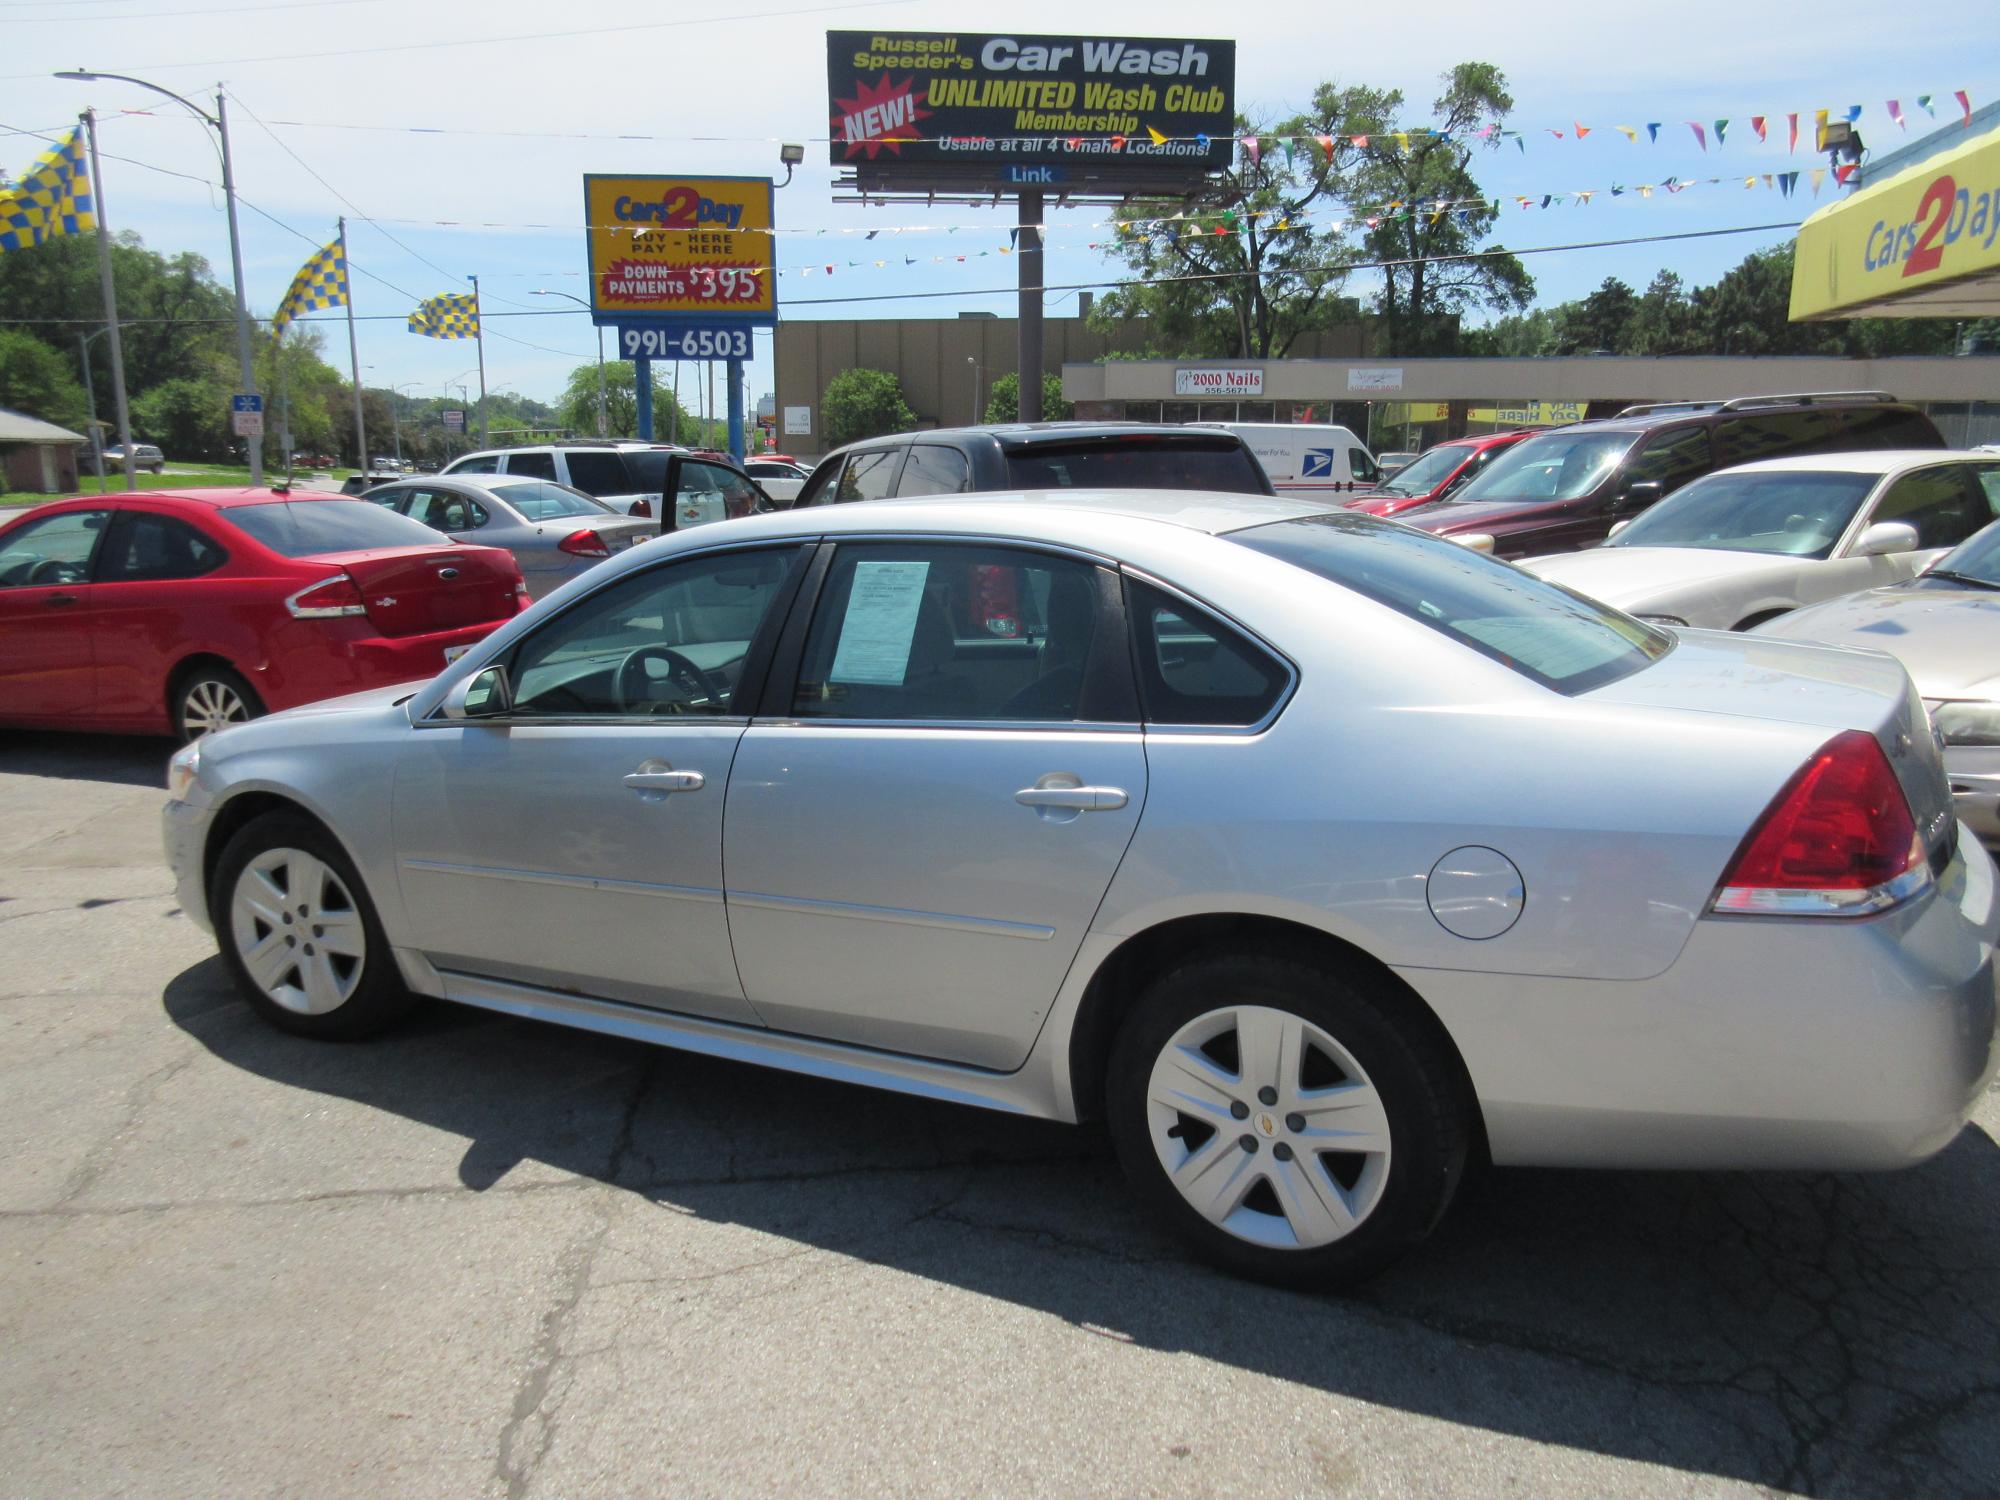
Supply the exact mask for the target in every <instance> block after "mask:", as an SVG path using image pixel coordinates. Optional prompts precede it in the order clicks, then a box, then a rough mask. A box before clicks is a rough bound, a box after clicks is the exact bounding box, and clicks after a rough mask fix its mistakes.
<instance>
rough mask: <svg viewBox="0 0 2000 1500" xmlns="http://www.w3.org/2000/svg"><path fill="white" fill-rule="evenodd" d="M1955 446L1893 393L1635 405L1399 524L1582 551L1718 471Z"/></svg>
mask: <svg viewBox="0 0 2000 1500" xmlns="http://www.w3.org/2000/svg"><path fill="white" fill-rule="evenodd" d="M1944 445H1945V444H1944V439H1943V438H1942V437H1941V436H1940V435H1939V434H1938V430H1937V428H1936V427H1935V426H1934V425H1933V424H1932V422H1931V419H1930V418H1929V417H1927V416H1925V415H1924V414H1923V413H1922V412H1920V411H1918V410H1917V409H1916V408H1915V407H1914V406H1908V405H1905V404H1904V403H1902V402H1899V401H1897V400H1896V399H1895V398H1894V397H1893V396H1891V395H1889V394H1888V393H1887V392H1886V391H1818V392H1811V393H1807V394H1804V395H1796V396H1746V397H1741V398H1739V399H1737V400H1734V401H1717V402H1685V401H1683V402H1661V403H1656V404H1654V405H1651V406H1628V407H1626V408H1625V410H1624V411H1622V412H1620V413H1619V414H1618V415H1617V416H1615V417H1607V418H1604V419H1602V420H1600V421H1594V422H1577V423H1573V424H1572V425H1570V426H1568V427H1556V428H1552V429H1550V430H1549V431H1548V432H1545V433H1542V434H1541V435H1540V436H1538V437H1532V438H1529V439H1527V440H1526V441H1525V442H1522V443H1518V444H1516V445H1515V446H1514V447H1512V448H1509V449H1508V450H1507V451H1506V452H1505V453H1503V454H1501V455H1500V456H1499V457H1498V458H1496V459H1494V460H1493V462H1492V463H1490V464H1488V465H1487V466H1486V471H1485V472H1484V473H1483V474H1481V475H1479V476H1478V477H1477V478H1476V479H1474V480H1473V481H1472V482H1471V483H1470V484H1468V485H1467V486H1466V487H1465V488H1464V489H1462V490H1460V491H1459V492H1458V493H1457V494H1456V495H1453V496H1452V497H1451V498H1450V499H1448V500H1443V501H1440V502H1438V503H1437V504H1435V505H1432V506H1428V507H1418V508H1416V509H1413V510H1408V511H1405V512H1404V513H1403V514H1402V515H1400V516H1399V517H1397V519H1398V520H1401V521H1405V522H1407V523H1408V524H1410V525H1412V526H1418V527H1421V528H1423V529H1424V530H1425V531H1434V532H1437V533H1438V534H1439V535H1441V536H1448V537H1451V538H1453V539H1454V540H1456V541H1459V542H1462V543H1464V544H1466V545H1467V546H1472V547H1479V548H1483V549H1486V550H1490V551H1492V552H1493V553H1495V554H1496V555H1497V556H1500V557H1535V556H1540V555H1542V554H1545V553H1550V552H1574V551H1575V550H1576V549H1577V548H1579V547H1587V546H1590V545H1591V544H1592V543H1594V542H1601V541H1603V540H1604V538H1605V537H1607V536H1608V535H1610V533H1611V528H1612V527H1613V526H1615V525H1616V524H1617V523H1618V522H1620V521H1629V520H1631V519H1632V518H1633V517H1634V516H1636V515H1638V514H1639V512H1640V511H1642V510H1644V509H1646V507H1647V506H1649V505H1652V504H1653V503H1654V502H1655V501H1657V500H1660V499H1663V498H1664V497H1665V496H1667V495H1671V494H1672V493H1673V492H1674V491H1675V490H1677V489H1679V488H1680V487H1681V486H1682V485H1684V484H1686V483H1687V482H1688V481H1689V480H1691V479H1698V478H1700V477H1701V476H1702V475H1703V474H1706V473H1708V472H1709V471H1710V470H1713V469H1726V468H1731V467H1733V466H1734V465H1736V464H1740V463H1747V462H1749V461H1750V460H1752V459H1759V458H1788V457H1793V456H1797V455H1805V454H1813V453H1847V452H1853V451H1856V450H1865V449H1871V448H1942V447H1944Z"/></svg>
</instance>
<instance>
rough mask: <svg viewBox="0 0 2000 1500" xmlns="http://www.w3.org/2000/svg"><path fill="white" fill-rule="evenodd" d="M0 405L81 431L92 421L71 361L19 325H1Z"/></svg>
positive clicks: (81, 383) (81, 386)
mask: <svg viewBox="0 0 2000 1500" xmlns="http://www.w3.org/2000/svg"><path fill="white" fill-rule="evenodd" d="M0 406H4V407H8V408H9V409H11V410H13V411H18V412H25V413H26V414H27V415H29V416H31V417H39V418H41V419H42V420H43V421H44V422H53V423H55V424H56V425H57V426H58V427H71V428H74V429H76V430H77V431H78V432H84V423H85V422H86V421H88V420H89V413H88V411H87V410H86V408H85V403H84V399H83V382H81V381H80V380H78V379H77V378H76V376H75V374H74V373H73V371H72V367H71V365H70V363H69V361H68V360H66V359H64V358H63V357H62V355H61V354H59V353H58V352H57V351H56V350H54V349H51V348H50V347H49V346H48V345H47V344H45V343H43V342H42V341H41V340H40V339H38V338H36V337H35V336H34V335H33V334H31V333H23V332H22V331H21V330H19V329H17V328H0ZM88 435H89V434H88V433H85V436H88Z"/></svg>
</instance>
